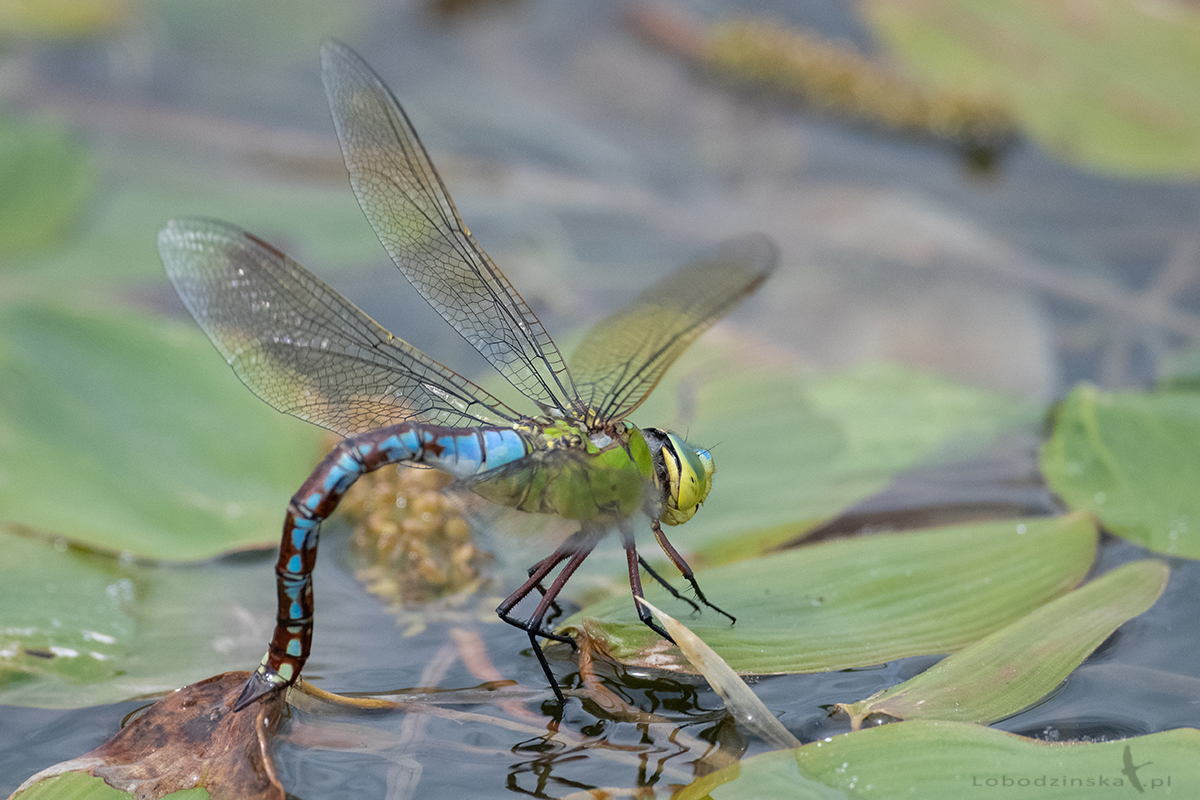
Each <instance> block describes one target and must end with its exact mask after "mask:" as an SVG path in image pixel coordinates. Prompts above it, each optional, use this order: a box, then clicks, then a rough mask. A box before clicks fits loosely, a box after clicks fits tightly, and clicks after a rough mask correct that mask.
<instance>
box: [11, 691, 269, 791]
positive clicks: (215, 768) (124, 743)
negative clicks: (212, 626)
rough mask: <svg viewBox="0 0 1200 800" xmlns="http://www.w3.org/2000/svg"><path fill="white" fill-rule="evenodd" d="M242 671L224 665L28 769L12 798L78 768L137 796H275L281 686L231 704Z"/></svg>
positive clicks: (235, 696)
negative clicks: (75, 750) (115, 728)
mask: <svg viewBox="0 0 1200 800" xmlns="http://www.w3.org/2000/svg"><path fill="white" fill-rule="evenodd" d="M248 677H249V673H247V672H228V673H225V674H224V675H217V676H215V677H212V678H208V679H206V680H203V681H200V682H199V683H195V684H192V685H191V686H185V687H183V688H182V689H176V690H175V691H174V692H172V693H171V694H169V695H167V696H166V697H165V698H163V699H162V700H160V701H158V702H157V703H155V704H154V705H152V706H150V707H149V708H147V709H146V710H145V712H143V713H142V715H141V716H139V717H138V718H137V719H135V720H134V721H133V722H131V723H129V724H128V725H127V726H125V728H124V729H123V730H122V731H121V732H120V733H118V734H117V735H116V736H114V737H113V738H112V739H110V740H109V741H107V742H105V743H104V744H102V745H100V746H99V747H97V748H96V749H95V750H92V751H91V752H90V753H87V754H86V755H83V756H80V757H79V758H77V759H72V760H71V761H64V762H63V763H61V764H57V765H55V766H53V767H50V768H49V769H46V770H43V771H42V772H39V773H38V774H37V775H34V776H33V777H32V778H30V779H29V780H28V781H26V782H25V783H24V784H23V785H22V786H21V788H19V789H18V790H17V792H16V793H15V795H14V797H18V796H20V797H24V796H25V795H24V794H23V792H24V791H26V790H34V789H35V788H36V787H37V786H38V785H39V784H45V783H47V782H49V781H53V780H54V779H55V778H56V777H57V776H60V775H65V774H68V773H85V774H87V775H91V776H93V777H97V778H103V779H104V781H105V782H106V783H108V784H109V785H110V786H112V787H115V788H117V789H119V790H121V791H122V792H126V793H128V794H129V795H133V796H135V797H138V798H160V797H163V796H165V795H168V794H170V793H172V792H180V791H184V790H188V789H197V788H202V789H204V790H206V791H207V792H208V795H209V796H211V797H212V798H214V800H223V799H224V798H228V799H229V800H234V799H235V798H236V799H237V800H283V797H284V793H283V788H282V787H281V786H280V784H279V781H278V780H277V779H276V777H275V766H274V763H273V762H272V760H271V756H270V753H271V749H270V742H271V738H272V737H273V736H274V735H275V731H276V730H277V729H278V727H279V722H280V717H281V714H282V712H283V707H284V701H283V693H282V692H276V693H274V694H272V695H269V696H267V697H266V698H264V699H263V700H262V701H260V702H258V703H255V704H254V705H252V706H250V707H249V708H246V709H243V710H242V711H238V712H234V711H231V710H230V709H231V707H232V705H233V701H234V700H235V699H236V698H237V695H238V693H239V692H241V689H242V684H243V683H245V681H246V678H248ZM41 791H43V792H44V791H46V789H42V790H41ZM38 796H40V797H50V796H58V797H61V796H63V795H62V794H54V795H51V794H39V795H38Z"/></svg>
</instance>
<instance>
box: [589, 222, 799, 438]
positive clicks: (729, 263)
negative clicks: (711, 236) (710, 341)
mask: <svg viewBox="0 0 1200 800" xmlns="http://www.w3.org/2000/svg"><path fill="white" fill-rule="evenodd" d="M777 259H778V252H777V251H776V249H775V245H774V243H772V242H771V240H770V239H768V238H767V237H766V236H762V235H759V234H752V235H748V236H740V237H738V238H736V239H730V240H729V241H727V242H725V243H724V244H722V245H720V246H719V247H718V248H717V250H716V251H715V252H714V253H713V255H712V256H710V257H708V258H705V259H702V260H700V261H696V262H694V263H692V264H688V265H687V266H684V267H682V268H680V269H678V270H676V271H675V272H673V273H671V274H670V275H668V276H667V277H666V278H664V279H663V280H661V281H659V282H658V283H656V284H655V285H654V286H651V287H650V288H649V289H647V290H646V291H645V292H643V293H642V294H641V295H639V296H638V297H637V299H635V300H634V301H633V302H632V303H630V304H629V305H628V306H626V307H625V308H623V309H621V310H620V311H617V312H616V313H615V314H613V315H612V316H610V317H608V318H606V319H604V320H601V321H600V322H599V323H597V324H596V326H595V327H593V328H592V329H591V330H590V331H588V334H587V336H586V337H584V340H583V342H582V343H581V344H580V345H579V349H578V350H576V351H575V353H574V355H572V356H571V367H570V368H571V374H572V375H573V376H574V380H575V388H576V391H577V392H578V394H579V398H580V400H582V401H583V402H584V403H585V404H587V405H590V406H591V407H592V408H594V409H595V410H596V412H597V414H598V416H599V417H600V419H623V418H624V417H626V416H628V415H629V414H630V413H631V412H632V411H633V410H634V409H635V408H637V407H638V406H639V405H641V404H642V401H643V400H645V399H646V396H647V395H648V394H650V392H651V390H653V389H654V387H655V386H656V385H657V384H658V382H659V380H660V379H661V378H662V376H663V373H664V372H666V370H667V367H669V366H671V364H672V363H673V362H674V361H675V359H676V358H678V357H679V354H680V353H682V352H683V351H684V350H685V349H687V347H688V345H690V344H691V343H692V342H693V341H695V339H696V337H697V336H699V335H700V334H701V333H703V332H704V331H706V330H707V329H708V328H709V327H711V326H712V324H713V323H714V322H716V321H717V320H718V319H720V318H721V317H722V316H724V315H725V314H726V313H728V312H729V310H730V309H732V308H733V307H734V306H735V305H737V303H738V302H739V301H741V300H742V298H744V297H745V296H746V295H748V294H750V293H751V292H753V291H754V290H755V289H756V288H758V285H759V284H760V283H762V282H763V281H764V280H766V278H767V276H768V275H770V274H771V272H772V271H773V270H774V269H775V263H776V261H777Z"/></svg>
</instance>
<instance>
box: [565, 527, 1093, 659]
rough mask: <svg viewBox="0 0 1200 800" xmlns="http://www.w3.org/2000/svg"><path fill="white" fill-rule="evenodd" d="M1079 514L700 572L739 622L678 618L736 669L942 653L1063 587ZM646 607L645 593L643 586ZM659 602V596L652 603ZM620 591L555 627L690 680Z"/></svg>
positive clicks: (848, 542)
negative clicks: (583, 634) (569, 629)
mask: <svg viewBox="0 0 1200 800" xmlns="http://www.w3.org/2000/svg"><path fill="white" fill-rule="evenodd" d="M1096 538H1097V535H1096V529H1095V526H1094V524H1093V523H1092V521H1091V520H1090V519H1089V518H1088V517H1086V516H1084V515H1073V516H1070V517H1064V518H1060V519H1028V520H1013V521H1006V522H996V523H987V524H979V525H966V526H954V527H946V528H936V529H931V530H927V531H923V532H910V533H904V534H883V535H877V536H868V537H863V538H857V539H845V540H839V541H833V542H827V543H822V544H816V545H812V546H808V547H799V548H796V549H793V550H789V551H786V552H781V553H774V554H771V555H769V556H767V557H764V558H759V559H753V560H750V561H742V562H739V563H736V564H730V565H726V566H723V567H717V568H714V569H711V570H707V571H705V572H704V573H703V574H702V575H700V576H699V578H698V579H699V581H700V583H701V585H702V586H703V587H704V591H705V594H707V595H708V597H709V598H710V599H712V600H713V601H714V602H716V603H718V604H719V605H720V606H721V607H722V608H724V609H725V610H727V611H729V612H730V613H732V614H733V615H734V616H736V617H737V618H738V622H737V624H736V625H732V626H731V625H729V624H728V621H727V620H725V618H724V617H722V616H720V615H719V614H716V613H713V612H711V611H708V612H705V613H703V614H701V615H699V616H698V617H695V618H693V619H690V620H688V627H689V628H691V630H692V631H693V632H694V633H695V634H696V635H697V636H700V637H701V638H702V639H703V640H704V641H705V642H706V643H707V644H708V645H709V646H711V647H712V648H713V649H714V650H716V651H717V653H719V654H720V656H721V657H722V658H723V659H725V661H727V662H728V663H729V665H730V666H732V667H733V668H734V669H735V670H737V671H738V672H740V673H743V674H770V673H783V672H819V671H824V670H833V669H847V668H850V667H861V666H867V665H871V664H880V663H883V662H886V661H890V660H893V659H896V658H903V657H905V656H913V655H926V654H934V653H950V652H954V651H956V650H959V649H961V648H963V647H965V646H967V645H969V644H971V643H972V642H975V641H977V640H979V639H981V638H982V637H984V636H987V635H988V634H990V633H992V632H993V631H996V630H998V629H999V628H1001V627H1003V626H1004V625H1007V624H1009V623H1011V622H1013V621H1015V620H1017V619H1020V618H1021V617H1022V616H1024V615H1025V614H1028V613H1029V612H1030V611H1032V610H1033V609H1035V608H1037V607H1038V606H1040V605H1042V604H1043V603H1045V602H1047V601H1048V600H1050V599H1052V598H1054V597H1057V596H1059V595H1061V594H1062V593H1064V592H1066V591H1067V590H1069V589H1070V588H1071V587H1073V586H1075V585H1076V584H1077V583H1078V582H1079V581H1080V580H1082V579H1083V577H1084V576H1085V575H1086V574H1087V571H1088V568H1089V567H1090V565H1091V563H1092V560H1093V558H1094V556H1095V548H1096ZM647 591H648V593H649V594H651V597H652V599H653V598H654V594H655V590H654V589H652V588H651V589H648V590H647ZM661 602H663V604H664V605H669V603H670V601H669V600H663V601H661ZM632 605H633V604H632V603H631V602H630V600H629V597H628V595H625V596H623V597H614V598H611V599H608V600H605V601H603V602H600V603H596V604H594V605H592V606H588V607H587V608H585V609H584V610H583V611H582V612H580V613H579V614H576V615H575V616H573V617H571V618H570V619H569V620H567V623H566V624H567V626H569V627H582V628H584V629H585V630H586V632H587V635H589V636H590V637H591V638H592V640H593V641H596V642H598V643H601V644H602V645H603V646H605V647H607V648H608V649H609V651H610V652H611V654H612V655H613V656H614V657H615V658H617V659H618V660H620V661H622V662H625V663H628V664H634V665H638V666H643V667H657V668H660V669H668V670H676V671H682V672H691V671H693V668H692V667H691V665H690V664H689V663H688V662H687V660H686V659H685V658H684V657H683V656H682V655H681V654H680V652H679V651H678V650H677V649H676V648H674V647H673V646H671V645H670V644H669V643H668V642H666V641H664V640H662V639H659V638H658V637H657V636H656V635H655V634H654V633H653V632H652V631H650V630H649V629H647V628H646V626H645V625H642V624H640V622H639V621H638V619H637V616H636V615H635V613H634V610H633V608H632Z"/></svg>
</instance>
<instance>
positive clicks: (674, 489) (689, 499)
mask: <svg viewBox="0 0 1200 800" xmlns="http://www.w3.org/2000/svg"><path fill="white" fill-rule="evenodd" d="M662 458H663V465H664V466H665V467H666V473H667V474H666V478H667V498H666V505H665V507H664V508H663V514H662V521H663V522H665V523H667V524H668V525H680V524H682V523H684V522H687V521H688V520H689V519H691V518H692V516H693V515H695V513H696V509H697V508H699V507H700V505H701V504H702V503H703V502H704V498H706V497H708V492H709V490H711V489H712V476H713V472H715V471H716V468H715V467H714V466H713V460H712V456H711V455H710V454H709V452H708V451H707V450H697V449H696V448H694V447H692V446H691V445H690V444H688V443H687V442H685V441H684V440H683V439H681V438H679V437H678V436H676V435H675V434H673V433H668V434H667V435H666V441H664V442H663V446H662Z"/></svg>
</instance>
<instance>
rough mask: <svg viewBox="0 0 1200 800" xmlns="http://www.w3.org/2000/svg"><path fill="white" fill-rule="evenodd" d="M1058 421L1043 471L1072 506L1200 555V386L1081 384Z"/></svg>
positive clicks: (1130, 534)
mask: <svg viewBox="0 0 1200 800" xmlns="http://www.w3.org/2000/svg"><path fill="white" fill-rule="evenodd" d="M1053 423H1054V430H1053V432H1052V434H1051V436H1050V438H1049V439H1048V440H1047V441H1046V443H1045V444H1044V445H1043V446H1042V456H1041V460H1042V472H1044V473H1045V475H1046V481H1047V483H1049V484H1050V487H1051V488H1052V489H1054V491H1056V492H1058V494H1059V495H1060V496H1061V497H1062V499H1063V500H1065V501H1066V502H1067V504H1068V505H1069V506H1071V507H1072V508H1075V509H1080V510H1084V511H1090V512H1092V513H1093V514H1095V515H1096V516H1097V517H1099V518H1100V521H1101V522H1102V523H1103V525H1104V527H1105V529H1106V530H1110V531H1112V532H1113V533H1115V534H1117V535H1118V536H1121V537H1123V538H1125V539H1128V540H1129V541H1131V542H1134V543H1135V544H1139V545H1141V546H1142V547H1146V548H1149V549H1150V550H1153V551H1155V552H1158V553H1165V554H1167V555H1172V556H1184V557H1186V558H1200V492H1197V490H1196V487H1197V486H1200V394H1197V393H1194V392H1185V391H1162V392H1154V393H1150V394H1139V393H1133V392H1122V393H1109V392H1103V391H1100V390H1099V389H1097V388H1095V387H1094V386H1079V387H1077V388H1076V389H1075V390H1074V391H1072V392H1071V394H1069V395H1067V397H1066V399H1064V400H1063V401H1062V403H1061V405H1059V407H1058V408H1057V410H1056V411H1055V413H1054V418H1053Z"/></svg>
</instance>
